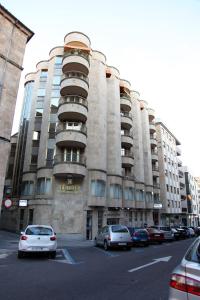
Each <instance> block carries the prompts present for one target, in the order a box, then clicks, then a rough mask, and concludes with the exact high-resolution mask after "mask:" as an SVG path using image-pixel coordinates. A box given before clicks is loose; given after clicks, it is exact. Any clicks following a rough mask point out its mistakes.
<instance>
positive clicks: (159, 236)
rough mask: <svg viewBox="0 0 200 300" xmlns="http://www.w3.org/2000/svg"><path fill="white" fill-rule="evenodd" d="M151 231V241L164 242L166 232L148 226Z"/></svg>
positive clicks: (149, 231)
mask: <svg viewBox="0 0 200 300" xmlns="http://www.w3.org/2000/svg"><path fill="white" fill-rule="evenodd" d="M146 229H147V231H148V233H149V243H158V244H162V242H164V233H163V232H162V231H161V230H158V229H155V228H146Z"/></svg>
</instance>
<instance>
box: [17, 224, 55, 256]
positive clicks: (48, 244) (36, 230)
mask: <svg viewBox="0 0 200 300" xmlns="http://www.w3.org/2000/svg"><path fill="white" fill-rule="evenodd" d="M56 248H57V240H56V234H55V232H54V230H53V228H52V227H51V226H47V225H28V226H27V228H26V229H25V231H24V232H21V236H20V240H19V247H18V258H22V257H24V256H25V254H27V253H36V252H37V253H38V252H39V253H46V254H48V255H49V256H50V257H51V258H55V257H56Z"/></svg>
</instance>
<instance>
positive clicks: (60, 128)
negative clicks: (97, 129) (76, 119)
mask: <svg viewBox="0 0 200 300" xmlns="http://www.w3.org/2000/svg"><path fill="white" fill-rule="evenodd" d="M61 131H76V132H77V131H78V132H81V133H84V134H87V127H86V126H85V125H82V126H81V127H78V126H77V128H76V127H71V128H70V127H68V128H67V127H66V123H62V122H60V123H58V125H57V126H56V133H59V132H61Z"/></svg>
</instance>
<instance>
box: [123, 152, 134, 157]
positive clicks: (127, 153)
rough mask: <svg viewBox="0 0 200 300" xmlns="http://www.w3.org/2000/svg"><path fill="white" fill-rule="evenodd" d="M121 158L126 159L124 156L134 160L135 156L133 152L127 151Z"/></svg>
mask: <svg viewBox="0 0 200 300" xmlns="http://www.w3.org/2000/svg"><path fill="white" fill-rule="evenodd" d="M121 156H122V157H124V156H127V157H132V158H134V157H133V156H134V155H133V151H125V152H124V153H121Z"/></svg>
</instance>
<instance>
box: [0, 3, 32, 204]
mask: <svg viewBox="0 0 200 300" xmlns="http://www.w3.org/2000/svg"><path fill="white" fill-rule="evenodd" d="M32 36H33V32H32V31H31V30H30V29H28V28H27V27H26V26H25V25H24V24H22V23H21V22H20V21H19V20H18V19H17V18H16V17H15V16H13V15H12V14H11V13H10V12H9V11H7V10H6V9H5V8H4V7H3V6H2V5H1V4H0V166H1V167H0V207H1V203H2V196H3V189H4V180H5V173H6V167H7V159H8V154H9V152H10V136H11V130H12V123H13V116H14V110H15V103H16V99H17V92H18V86H19V80H20V75H21V71H22V62H23V57H24V51H25V47H26V43H27V42H28V41H29V40H30V38H31V37H32Z"/></svg>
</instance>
